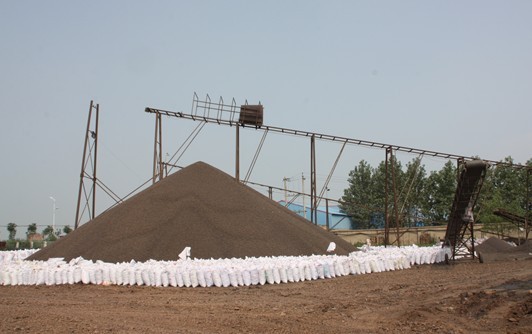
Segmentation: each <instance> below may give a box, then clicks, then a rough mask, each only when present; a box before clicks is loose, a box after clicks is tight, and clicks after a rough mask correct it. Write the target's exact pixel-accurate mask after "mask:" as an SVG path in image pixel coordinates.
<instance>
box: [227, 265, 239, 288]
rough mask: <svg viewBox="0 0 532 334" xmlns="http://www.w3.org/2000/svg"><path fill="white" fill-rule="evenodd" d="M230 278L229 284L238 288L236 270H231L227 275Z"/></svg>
mask: <svg viewBox="0 0 532 334" xmlns="http://www.w3.org/2000/svg"><path fill="white" fill-rule="evenodd" d="M227 275H228V277H229V284H230V285H231V286H234V287H237V286H238V280H237V279H236V273H235V270H234V269H230V270H229V271H228V273H227Z"/></svg>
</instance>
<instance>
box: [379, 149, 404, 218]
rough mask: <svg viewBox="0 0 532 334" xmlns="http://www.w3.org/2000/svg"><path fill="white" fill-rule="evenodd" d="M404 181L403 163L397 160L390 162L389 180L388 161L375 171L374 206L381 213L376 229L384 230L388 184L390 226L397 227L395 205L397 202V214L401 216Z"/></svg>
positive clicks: (392, 159) (393, 159) (383, 162)
mask: <svg viewBox="0 0 532 334" xmlns="http://www.w3.org/2000/svg"><path fill="white" fill-rule="evenodd" d="M386 179H388V182H386ZM394 179H395V182H394ZM404 179H405V173H404V172H403V168H402V165H401V162H400V161H398V160H397V159H395V158H391V159H390V160H389V161H388V178H386V161H382V162H381V163H380V164H379V166H378V167H377V168H376V169H375V172H374V174H373V180H374V181H373V191H374V194H375V200H374V202H373V205H374V206H375V207H377V208H379V213H380V215H379V221H378V222H377V221H374V225H375V227H379V228H382V227H384V224H385V220H386V219H385V216H384V214H385V207H386V184H388V188H387V189H388V219H389V222H390V226H395V209H394V204H395V202H397V206H398V207H397V212H398V213H399V214H400V208H401V189H402V188H403V184H404ZM394 183H395V185H394ZM394 196H396V199H397V201H394ZM399 219H401V218H399Z"/></svg>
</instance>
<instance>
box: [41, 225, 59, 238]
mask: <svg viewBox="0 0 532 334" xmlns="http://www.w3.org/2000/svg"><path fill="white" fill-rule="evenodd" d="M42 235H43V237H44V238H45V239H46V240H47V241H55V240H57V237H56V236H55V234H54V229H53V227H52V225H48V226H46V227H45V228H44V230H43V231H42Z"/></svg>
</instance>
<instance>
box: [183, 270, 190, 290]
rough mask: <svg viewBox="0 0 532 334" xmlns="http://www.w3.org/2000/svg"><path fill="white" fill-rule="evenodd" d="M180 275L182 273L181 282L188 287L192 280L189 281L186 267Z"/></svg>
mask: <svg viewBox="0 0 532 334" xmlns="http://www.w3.org/2000/svg"><path fill="white" fill-rule="evenodd" d="M182 275H183V284H184V285H185V286H186V287H187V288H189V287H191V286H192V282H191V281H190V273H189V271H188V269H185V270H184V271H183V272H182Z"/></svg>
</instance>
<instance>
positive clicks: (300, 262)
mask: <svg viewBox="0 0 532 334" xmlns="http://www.w3.org/2000/svg"><path fill="white" fill-rule="evenodd" d="M446 253H448V249H446V248H440V247H415V246H414V247H412V246H410V247H401V248H397V247H388V248H380V247H371V248H366V249H364V250H363V251H361V252H354V253H351V254H350V255H349V256H336V255H313V256H298V257H261V258H245V259H235V258H233V259H218V260H213V259H211V260H179V261H154V260H150V261H147V262H135V261H131V262H124V263H117V264H112V263H105V262H102V261H96V262H93V261H90V260H85V259H83V258H76V259H73V260H71V261H70V262H68V263H67V262H65V261H63V260H62V259H57V258H56V259H50V260H48V261H45V262H44V261H16V262H11V263H4V265H2V267H0V285H43V284H45V285H58V284H76V283H83V284H103V285H145V286H158V287H159V286H162V287H167V286H173V287H197V286H201V287H211V286H217V287H228V286H234V287H236V286H249V285H259V284H260V285H263V284H266V283H269V284H279V283H289V282H300V281H306V280H316V279H324V278H333V277H336V276H344V275H358V274H366V273H372V272H382V271H389V270H400V269H408V268H410V266H411V265H413V264H429V263H437V262H442V261H444V259H445V254H446Z"/></svg>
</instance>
